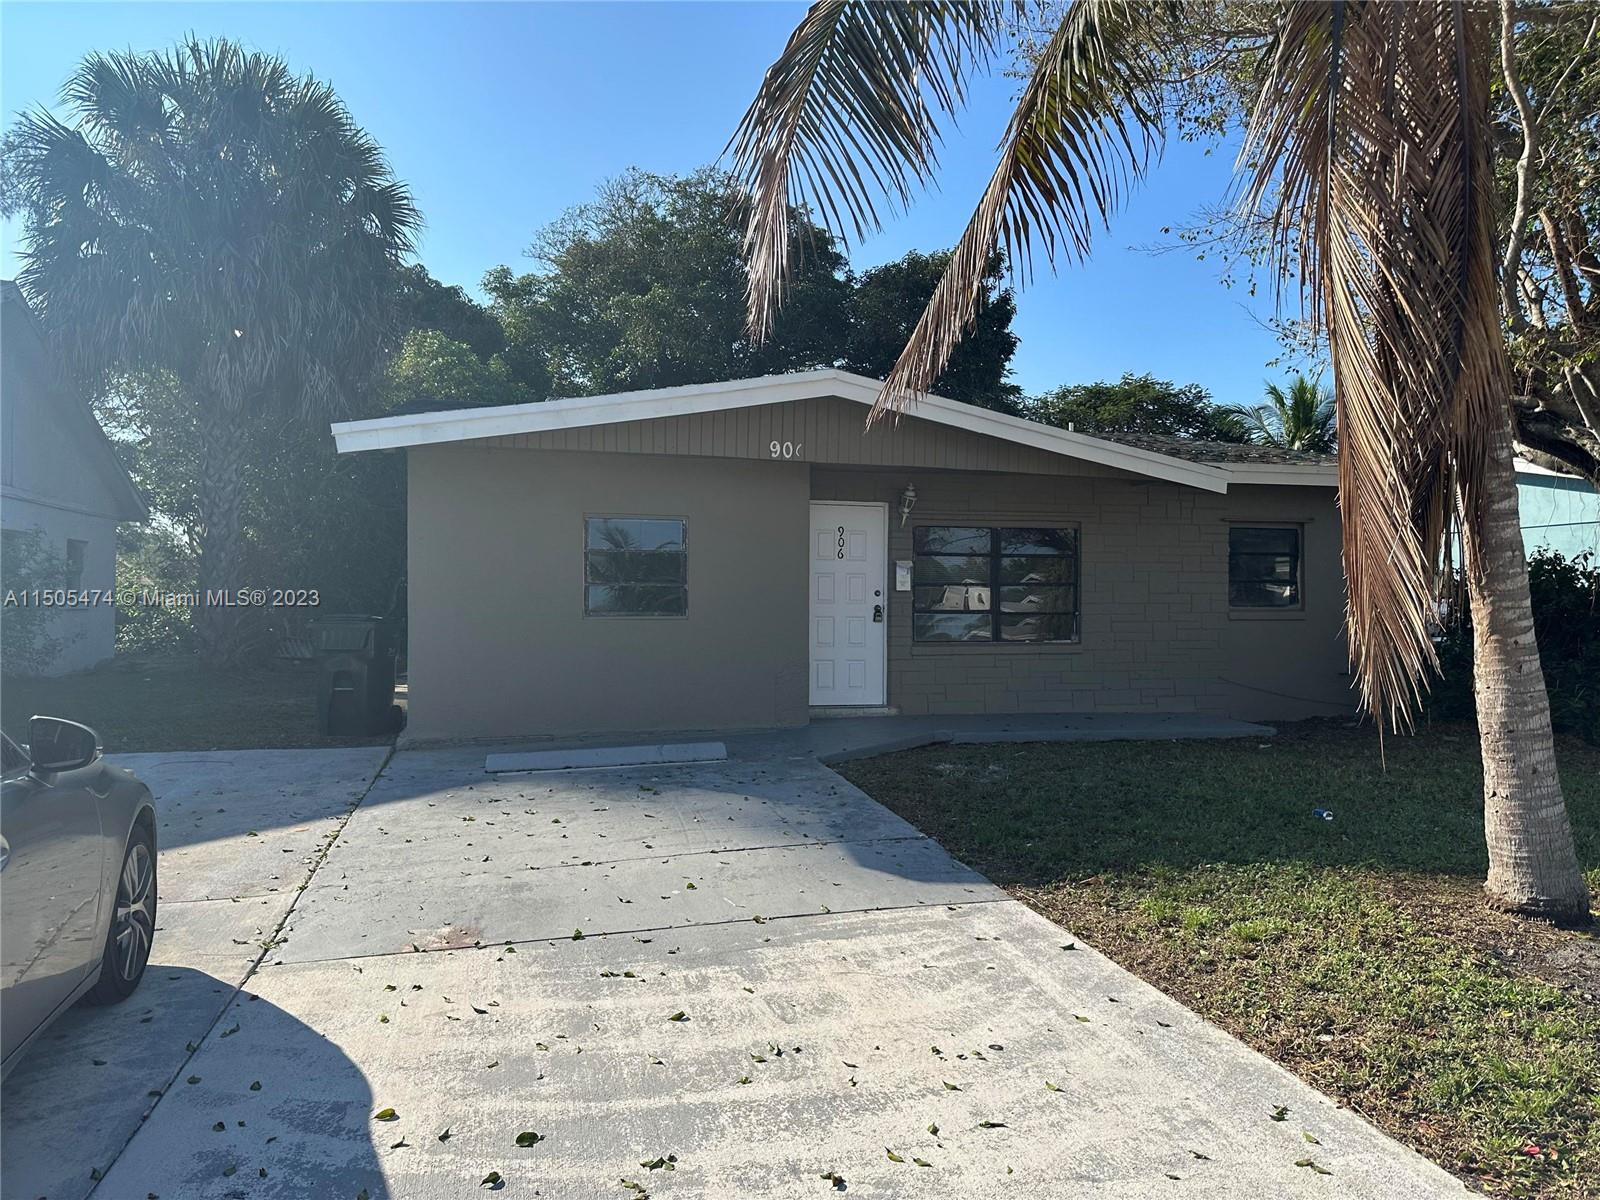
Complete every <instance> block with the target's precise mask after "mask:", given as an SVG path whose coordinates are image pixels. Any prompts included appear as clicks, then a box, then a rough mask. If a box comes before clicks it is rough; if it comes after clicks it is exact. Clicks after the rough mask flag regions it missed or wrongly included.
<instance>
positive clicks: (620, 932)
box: [273, 895, 1021, 967]
mask: <svg viewBox="0 0 1600 1200" xmlns="http://www.w3.org/2000/svg"><path fill="white" fill-rule="evenodd" d="M1020 903H1021V901H1019V900H1018V899H1017V898H1016V897H1014V896H1005V895H1001V896H991V897H988V898H987V899H982V900H961V901H958V902H957V903H955V904H951V903H948V902H939V901H935V902H933V903H929V904H872V905H868V906H867V907H865V908H831V909H829V910H828V911H827V912H814V913H780V914H779V915H777V916H773V917H762V918H760V919H759V920H757V919H756V918H755V917H730V918H728V919H727V920H726V921H696V922H693V923H691V924H688V925H641V926H638V927H637V928H634V929H604V930H599V931H597V932H595V933H586V934H584V935H583V936H582V937H581V938H575V937H573V936H572V935H571V934H553V935H551V936H550V937H535V938H507V939H506V940H504V941H497V942H482V943H480V944H478V945H475V946H437V947H430V948H427V949H423V948H418V949H415V950H373V951H370V952H366V953H362V954H335V955H330V956H329V957H327V958H300V959H294V960H292V961H288V962H277V963H274V964H273V965H274V966H279V967H309V966H314V965H317V964H322V963H335V962H356V961H363V962H364V961H366V960H369V959H374V958H415V957H417V956H418V955H423V954H454V953H457V952H458V951H463V950H465V951H487V950H503V949H504V948H505V947H507V946H538V945H547V944H551V943H553V944H556V945H560V944H561V943H563V942H586V941H591V940H593V939H595V938H613V937H627V936H632V935H635V934H640V933H672V932H679V933H682V932H685V931H688V930H691V929H692V930H701V929H718V928H721V927H723V926H727V925H749V924H752V923H754V924H758V925H774V924H776V923H777V922H779V921H807V920H815V919H819V918H822V917H848V916H858V915H860V914H862V913H875V912H910V911H915V910H917V909H924V908H945V909H956V908H972V907H976V906H978V905H984V904H1020Z"/></svg>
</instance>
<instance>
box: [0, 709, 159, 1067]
mask: <svg viewBox="0 0 1600 1200" xmlns="http://www.w3.org/2000/svg"><path fill="white" fill-rule="evenodd" d="M0 743H3V745H0V750H3V752H4V761H3V782H0V787H3V789H4V795H3V808H0V966H3V970H4V975H3V977H0V1027H3V1030H0V1034H3V1040H4V1043H5V1047H4V1054H5V1058H4V1065H3V1067H0V1074H6V1075H8V1074H10V1073H11V1069H12V1068H13V1067H15V1066H16V1065H17V1062H18V1061H19V1060H20V1059H21V1058H22V1055H23V1052H24V1051H25V1050H27V1048H28V1046H29V1045H30V1044H31V1043H32V1042H33V1040H34V1039H35V1038H37V1037H38V1036H39V1035H40V1034H41V1033H43V1032H44V1030H45V1028H46V1027H47V1026H48V1025H49V1024H50V1022H51V1021H53V1020H54V1019H55V1018H56V1017H58V1016H60V1015H61V1014H62V1013H63V1012H65V1011H66V1010H67V1009H68V1008H69V1007H71V1006H72V1004H73V1003H74V1002H76V1001H77V1000H78V999H79V998H80V997H81V998H86V999H87V1000H88V1001H89V1002H90V1003H92V1004H115V1003H116V1002H117V1001H119V1000H123V999H126V998H127V997H128V996H129V995H130V994H131V993H132V992H133V989H134V988H136V987H138V986H139V980H140V979H141V978H142V977H143V975H144V968H145V964H146V963H147V962H149V961H150V943H151V940H152V938H153V937H154V935H155V923H156V812H155V804H154V802H153V801H152V800H151V797H150V789H149V788H147V787H145V785H144V784H142V783H140V782H139V780H137V779H136V778H134V777H133V776H132V775H131V774H129V773H128V772H127V771H124V770H121V769H120V768H118V767H113V766H111V765H110V764H109V763H107V762H106V761H105V760H104V759H103V758H101V756H100V744H99V739H98V738H97V737H96V736H95V732H94V730H92V729H89V728H87V727H86V726H83V725H78V724H76V723H74V722H72V721H63V720H60V719H58V718H56V717H34V718H33V720H32V721H30V722H29V724H28V744H27V747H26V748H24V747H21V746H18V745H17V744H16V743H15V742H13V741H12V740H11V739H10V738H9V737H6V736H5V735H4V734H3V733H0Z"/></svg>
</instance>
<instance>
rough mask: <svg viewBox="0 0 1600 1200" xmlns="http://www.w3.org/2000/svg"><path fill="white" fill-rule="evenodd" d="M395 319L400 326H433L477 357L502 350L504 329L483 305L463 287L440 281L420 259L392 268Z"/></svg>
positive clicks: (491, 354)
mask: <svg viewBox="0 0 1600 1200" xmlns="http://www.w3.org/2000/svg"><path fill="white" fill-rule="evenodd" d="M393 286H394V289H395V310H396V312H395V322H396V324H397V325H398V327H399V328H401V329H407V330H410V329H436V330H438V331H439V332H440V333H442V334H444V335H445V337H447V338H449V339H450V340H451V341H453V342H462V343H465V344H466V345H467V346H470V347H471V348H472V352H473V353H474V354H476V355H477V356H478V357H479V358H482V359H489V358H493V357H494V356H495V355H496V354H503V353H504V352H505V348H506V331H505V329H504V328H502V327H501V325H500V319H499V318H498V317H497V316H495V314H494V313H493V311H491V310H490V309H489V308H488V307H487V306H485V305H482V304H479V303H478V302H477V301H476V300H474V299H473V298H472V297H471V296H469V295H467V292H466V289H465V288H460V287H456V286H455V285H454V284H447V283H440V282H439V281H438V280H437V279H435V278H434V277H433V276H432V275H430V274H428V269H427V268H426V267H425V266H423V265H422V264H421V263H411V264H410V265H408V266H403V267H397V268H396V269H395V272H394V284H393Z"/></svg>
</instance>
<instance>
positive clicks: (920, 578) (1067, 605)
mask: <svg viewBox="0 0 1600 1200" xmlns="http://www.w3.org/2000/svg"><path fill="white" fill-rule="evenodd" d="M912 548H913V550H914V551H915V559H914V562H913V567H912V579H911V582H912V603H911V609H912V613H911V636H912V638H913V639H914V640H915V641H919V642H1075V641H1077V640H1078V531H1077V530H1076V529H1035V528H1022V529H991V528H981V527H972V526H964V525H923V526H919V527H918V528H917V530H916V531H915V534H914V537H913V542H912Z"/></svg>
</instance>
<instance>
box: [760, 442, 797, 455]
mask: <svg viewBox="0 0 1600 1200" xmlns="http://www.w3.org/2000/svg"><path fill="white" fill-rule="evenodd" d="M804 448H805V443H804V442H773V443H772V444H771V445H769V446H768V447H767V450H768V451H769V452H770V454H771V455H772V457H773V458H799V457H800V453H801V451H802V450H803V449H804Z"/></svg>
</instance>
